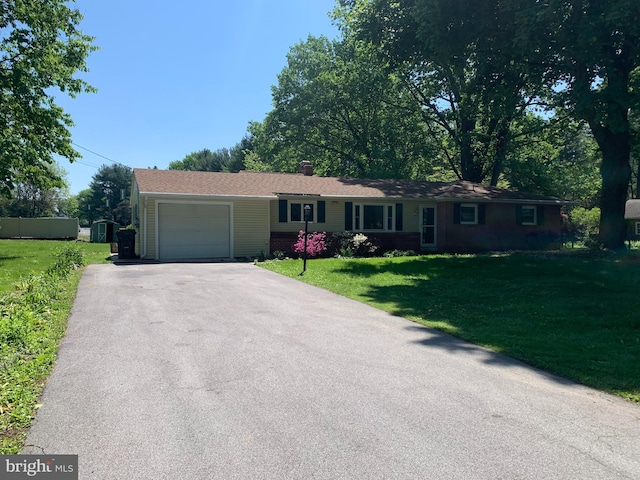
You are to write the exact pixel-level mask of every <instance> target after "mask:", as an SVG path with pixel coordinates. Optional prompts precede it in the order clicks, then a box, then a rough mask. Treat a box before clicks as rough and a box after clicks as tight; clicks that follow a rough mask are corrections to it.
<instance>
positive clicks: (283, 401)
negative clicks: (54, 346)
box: [24, 263, 640, 480]
mask: <svg viewBox="0 0 640 480" xmlns="http://www.w3.org/2000/svg"><path fill="white" fill-rule="evenodd" d="M41 403H42V404H43V406H42V408H41V409H40V410H39V413H38V416H37V419H36V422H35V424H34V426H33V428H32V429H31V432H30V434H29V437H28V439H27V444H28V446H27V447H26V448H25V450H24V453H42V452H43V451H44V452H45V453H47V454H78V455H79V470H80V478H81V479H85V478H86V479H94V478H95V479H126V480H132V479H225V480H226V479H236V478H238V479H279V480H280V479H311V478H314V479H395V478H398V479H413V478H434V479H445V478H446V479H458V478H459V479H470V478H473V479H492V480H494V479H540V478H545V479H577V478H580V479H620V478H623V479H625V478H628V479H636V478H640V454H639V452H640V408H639V407H638V406H637V405H632V404H629V403H627V402H625V401H623V400H621V399H618V398H615V397H612V396H609V395H606V394H603V393H600V392H597V391H594V390H590V389H588V388H585V387H582V386H579V385H576V384H573V383H571V382H568V381H565V380H563V379H560V378H557V377H554V376H551V375H547V374H545V373H543V372H540V371H537V370H535V369H532V368H529V367H527V366H525V365H523V364H521V363H518V362H516V361H513V360H511V359H509V358H506V357H503V356H501V355H497V354H495V353H492V352H490V351H487V350H485V349H482V348H479V347H475V346H473V345H470V344H467V343H464V342H462V341H459V340H456V339H454V338H452V337H449V336H446V335H443V334H440V333H438V332H435V331H433V330H430V329H427V328H424V327H421V326H418V325H416V324H414V323H411V322H409V321H407V320H404V319H401V318H397V317H393V316H391V315H389V314H386V313H384V312H381V311H379V310H376V309H373V308H370V307H368V306H366V305H363V304H361V303H358V302H355V301H352V300H348V299H345V298H342V297H339V296H337V295H334V294H332V293H329V292H326V291H324V290H321V289H318V288H315V287H312V286H309V285H306V284H303V283H302V282H298V281H296V280H292V279H289V278H285V277H281V276H279V275H277V274H274V273H272V272H269V271H266V270H263V269H260V268H259V267H256V266H254V265H250V264H224V263H221V264H160V265H121V266H116V265H92V266H90V267H88V268H87V269H86V271H85V273H84V276H83V278H82V281H81V283H80V287H79V290H78V296H77V298H76V301H75V304H74V307H73V311H72V315H71V318H70V321H69V331H68V334H67V336H66V338H65V339H64V340H63V342H62V344H61V349H60V355H59V360H58V363H57V365H56V367H55V369H54V372H53V375H52V376H51V378H50V381H49V383H48V385H47V388H46V390H45V393H44V397H43V399H42V401H41Z"/></svg>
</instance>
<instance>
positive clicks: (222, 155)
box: [169, 136, 253, 172]
mask: <svg viewBox="0 0 640 480" xmlns="http://www.w3.org/2000/svg"><path fill="white" fill-rule="evenodd" d="M252 141H253V140H252V138H251V136H245V137H244V138H243V139H242V140H241V141H240V143H238V144H236V145H235V146H234V147H232V148H230V149H229V148H219V149H218V150H215V151H212V150H209V149H208V148H204V149H202V150H198V151H197V152H191V153H190V154H188V155H186V156H185V157H184V158H183V159H182V160H175V161H173V162H171V163H169V170H196V171H203V172H239V171H240V170H242V169H243V168H244V161H245V157H246V155H247V153H248V152H249V151H250V150H251V148H252Z"/></svg>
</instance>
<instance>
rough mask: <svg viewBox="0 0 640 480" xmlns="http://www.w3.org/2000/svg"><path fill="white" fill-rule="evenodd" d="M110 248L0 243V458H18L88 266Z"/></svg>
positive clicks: (106, 257) (105, 257)
mask: <svg viewBox="0 0 640 480" xmlns="http://www.w3.org/2000/svg"><path fill="white" fill-rule="evenodd" d="M109 259H110V254H109V245H105V244H89V243H82V242H57V241H51V242H49V241H39V240H2V241H0V267H1V269H0V271H1V272H2V276H1V277H0V385H1V387H2V388H1V389H0V454H15V453H19V452H20V450H21V448H22V445H23V442H24V438H25V437H26V432H27V429H28V428H29V426H30V425H31V422H32V420H33V417H34V415H35V412H36V410H37V408H38V398H39V396H40V394H41V392H42V389H43V388H44V383H45V381H46V379H47V377H48V376H49V373H50V371H51V368H52V367H53V364H54V362H55V359H56V354H57V350H58V343H59V341H60V339H61V338H62V337H63V336H64V333H65V331H66V326H67V318H68V317H69V312H70V311H71V307H72V304H73V300H74V298H75V293H76V290H77V286H78V283H79V281H80V276H81V268H78V267H80V266H82V265H83V264H86V263H106V262H108V261H109Z"/></svg>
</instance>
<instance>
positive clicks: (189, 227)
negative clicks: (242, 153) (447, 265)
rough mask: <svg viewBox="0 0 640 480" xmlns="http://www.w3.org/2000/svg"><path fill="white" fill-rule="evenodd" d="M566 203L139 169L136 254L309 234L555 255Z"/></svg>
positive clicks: (258, 248)
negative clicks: (306, 212) (306, 217)
mask: <svg viewBox="0 0 640 480" xmlns="http://www.w3.org/2000/svg"><path fill="white" fill-rule="evenodd" d="M563 203H564V202H563V201H562V200H560V199H558V198H554V197H547V196H539V195H528V194H526V193H522V192H513V191H509V190H505V189H502V188H497V187H490V186H485V185H480V184H476V183H471V182H467V181H457V182H427V181H412V180H389V179H361V178H336V177H320V176H314V175H313V167H312V166H311V165H310V164H309V163H306V162H303V165H302V166H301V169H300V173H298V174H288V173H261V172H246V171H241V172H239V173H222V172H194V171H180V170H156V169H135V170H134V179H133V182H132V194H131V206H132V222H133V225H134V228H135V229H136V231H137V235H136V239H135V253H136V254H137V255H138V256H140V258H141V259H149V260H151V259H153V260H160V261H172V260H195V259H225V258H241V257H256V256H259V255H260V254H266V253H273V252H274V251H278V250H281V251H284V252H290V251H291V247H292V244H293V243H294V242H295V241H296V239H297V235H298V233H299V231H300V230H303V229H304V214H303V212H304V208H305V207H306V206H309V207H310V217H311V218H310V222H309V231H310V232H312V231H317V232H327V233H334V232H344V231H351V232H362V233H364V234H365V235H367V236H368V237H369V238H370V239H371V240H372V241H374V242H375V243H377V244H378V245H379V246H380V248H381V250H383V251H385V250H391V249H399V250H415V251H423V252H478V251H490V250H511V249H527V248H536V247H538V248H546V247H548V246H549V242H550V240H552V239H553V240H557V239H558V238H559V237H560V234H561V231H562V217H561V213H560V212H561V207H562V205H563Z"/></svg>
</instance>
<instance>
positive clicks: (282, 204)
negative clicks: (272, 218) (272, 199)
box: [278, 200, 289, 223]
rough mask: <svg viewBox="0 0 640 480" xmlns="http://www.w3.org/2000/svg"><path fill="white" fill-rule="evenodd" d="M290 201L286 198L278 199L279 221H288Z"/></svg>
mask: <svg viewBox="0 0 640 480" xmlns="http://www.w3.org/2000/svg"><path fill="white" fill-rule="evenodd" d="M288 208H289V206H288V202H287V201H286V200H278V221H279V222H280V223H287V210H288Z"/></svg>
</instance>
